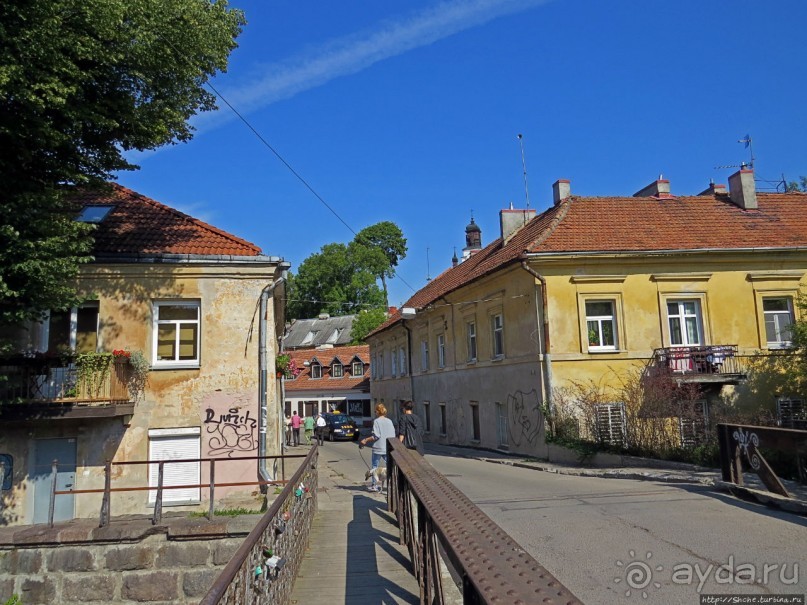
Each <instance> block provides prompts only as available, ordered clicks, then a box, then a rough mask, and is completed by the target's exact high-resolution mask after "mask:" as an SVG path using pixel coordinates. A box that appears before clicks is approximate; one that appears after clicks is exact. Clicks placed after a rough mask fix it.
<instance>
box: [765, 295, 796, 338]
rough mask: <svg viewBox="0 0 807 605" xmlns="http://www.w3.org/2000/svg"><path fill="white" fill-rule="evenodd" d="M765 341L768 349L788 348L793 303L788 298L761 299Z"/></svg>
mask: <svg viewBox="0 0 807 605" xmlns="http://www.w3.org/2000/svg"><path fill="white" fill-rule="evenodd" d="M762 312H763V314H764V315H765V340H766V341H767V343H768V348H769V349H779V348H783V347H788V346H790V340H791V338H792V331H793V301H792V299H790V298H789V297H776V298H763V299H762Z"/></svg>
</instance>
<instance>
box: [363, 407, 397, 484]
mask: <svg viewBox="0 0 807 605" xmlns="http://www.w3.org/2000/svg"><path fill="white" fill-rule="evenodd" d="M375 414H376V418H375V420H373V433H372V435H370V436H369V437H366V438H364V439H362V440H361V441H360V442H359V443H361V444H362V445H363V446H364V445H367V444H368V443H372V444H373V456H372V460H373V461H372V465H371V468H370V476H371V477H372V483H371V485H370V491H371V492H380V491H381V482H379V481H378V467H379V465H380V463H381V462H383V463H384V466H387V439H395V425H394V424H393V423H392V420H390V419H389V418H387V408H386V406H385V405H384V404H383V403H379V404H378V405H377V406H375Z"/></svg>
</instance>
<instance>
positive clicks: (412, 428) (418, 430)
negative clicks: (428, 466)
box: [398, 401, 423, 455]
mask: <svg viewBox="0 0 807 605" xmlns="http://www.w3.org/2000/svg"><path fill="white" fill-rule="evenodd" d="M414 409H415V404H413V403H412V402H411V401H404V402H403V404H401V410H402V411H403V414H401V417H400V418H399V419H398V439H400V440H401V443H403V444H404V445H405V446H406V447H407V448H408V449H410V450H416V451H417V453H418V454H420V455H423V424H422V422H421V421H420V416H418V415H417V414H413V413H412V412H413V410H414Z"/></svg>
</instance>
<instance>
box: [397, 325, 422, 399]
mask: <svg viewBox="0 0 807 605" xmlns="http://www.w3.org/2000/svg"><path fill="white" fill-rule="evenodd" d="M401 325H403V328H404V330H406V358H407V363H408V364H409V368H408V370H409V397H410V398H411V399H412V401H417V399H415V372H414V368H413V367H412V330H411V329H410V328H409V326H407V325H406V320H405V319H402V320H401ZM398 403H399V404H400V402H398ZM395 413H396V414H397V413H398V410H396V411H395Z"/></svg>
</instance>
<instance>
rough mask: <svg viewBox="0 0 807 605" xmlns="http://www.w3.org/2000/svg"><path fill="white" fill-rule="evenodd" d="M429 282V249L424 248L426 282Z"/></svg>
mask: <svg viewBox="0 0 807 605" xmlns="http://www.w3.org/2000/svg"><path fill="white" fill-rule="evenodd" d="M431 280H432V278H431V268H430V267H429V247H428V246H426V281H431Z"/></svg>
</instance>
